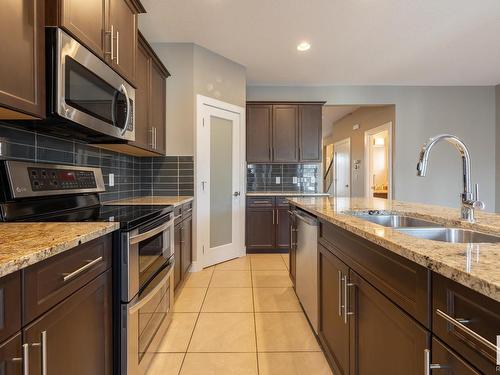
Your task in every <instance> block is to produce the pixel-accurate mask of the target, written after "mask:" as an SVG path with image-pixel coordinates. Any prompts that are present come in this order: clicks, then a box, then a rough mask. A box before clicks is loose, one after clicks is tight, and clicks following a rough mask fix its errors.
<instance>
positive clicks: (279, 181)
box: [276, 177, 281, 185]
mask: <svg viewBox="0 0 500 375" xmlns="http://www.w3.org/2000/svg"><path fill="white" fill-rule="evenodd" d="M276 184H278V185H279V184H281V177H276Z"/></svg>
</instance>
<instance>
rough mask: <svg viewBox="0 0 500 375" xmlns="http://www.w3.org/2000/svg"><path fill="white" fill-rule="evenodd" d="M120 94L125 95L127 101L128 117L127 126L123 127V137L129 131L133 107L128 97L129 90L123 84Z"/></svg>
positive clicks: (126, 119)
mask: <svg viewBox="0 0 500 375" xmlns="http://www.w3.org/2000/svg"><path fill="white" fill-rule="evenodd" d="M120 92H122V93H123V95H125V99H126V101H127V117H126V118H125V126H124V127H123V129H122V134H121V135H124V134H125V132H126V131H127V129H128V122H129V120H130V110H131V105H130V98H129V97H128V92H127V88H126V87H125V86H124V85H123V84H122V85H121V86H120Z"/></svg>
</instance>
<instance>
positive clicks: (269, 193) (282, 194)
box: [246, 191, 330, 197]
mask: <svg viewBox="0 0 500 375" xmlns="http://www.w3.org/2000/svg"><path fill="white" fill-rule="evenodd" d="M246 195H247V197H329V196H330V194H328V193H297V192H294V191H290V192H286V191H277V192H272V191H263V192H255V191H252V192H248V193H246Z"/></svg>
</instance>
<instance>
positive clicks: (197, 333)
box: [148, 254, 332, 375]
mask: <svg viewBox="0 0 500 375" xmlns="http://www.w3.org/2000/svg"><path fill="white" fill-rule="evenodd" d="M172 315H173V316H172V322H171V323H170V326H169V328H168V331H167V333H166V334H165V336H164V337H161V338H159V340H160V345H159V351H158V352H157V353H152V356H153V361H152V364H151V366H150V368H149V371H148V375H229V374H235V375H281V374H287V375H332V372H331V370H330V368H329V366H328V364H327V362H326V359H325V357H324V355H323V353H322V352H321V349H320V347H319V345H318V343H317V341H316V339H315V337H314V334H313V332H312V330H311V328H310V326H309V324H308V322H307V319H306V317H305V316H304V313H303V311H302V309H301V307H300V304H299V302H298V300H297V297H296V295H295V292H294V291H293V288H292V283H291V282H290V279H289V278H288V255H287V254H256V255H249V256H246V257H243V258H239V259H235V260H231V261H229V262H225V263H222V264H218V265H216V266H214V267H210V268H208V269H205V270H203V271H201V272H196V273H191V274H190V275H189V277H188V280H186V282H185V283H184V286H183V287H182V289H181V290H180V291H179V292H178V294H177V296H176V301H175V305H174V313H173V314H172Z"/></svg>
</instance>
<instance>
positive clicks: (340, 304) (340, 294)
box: [338, 270, 344, 317]
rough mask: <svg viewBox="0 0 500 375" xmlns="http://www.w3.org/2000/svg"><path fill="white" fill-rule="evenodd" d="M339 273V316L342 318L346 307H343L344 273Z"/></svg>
mask: <svg viewBox="0 0 500 375" xmlns="http://www.w3.org/2000/svg"><path fill="white" fill-rule="evenodd" d="M338 273H339V280H338V283H339V288H338V294H339V301H338V303H339V316H340V317H341V316H342V308H343V307H344V305H342V282H343V280H344V277H343V276H342V271H340V270H339V271H338Z"/></svg>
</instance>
